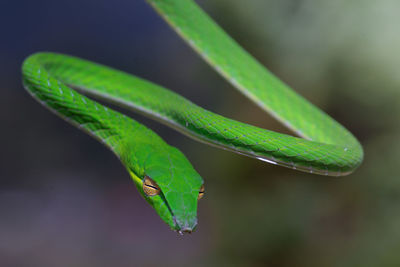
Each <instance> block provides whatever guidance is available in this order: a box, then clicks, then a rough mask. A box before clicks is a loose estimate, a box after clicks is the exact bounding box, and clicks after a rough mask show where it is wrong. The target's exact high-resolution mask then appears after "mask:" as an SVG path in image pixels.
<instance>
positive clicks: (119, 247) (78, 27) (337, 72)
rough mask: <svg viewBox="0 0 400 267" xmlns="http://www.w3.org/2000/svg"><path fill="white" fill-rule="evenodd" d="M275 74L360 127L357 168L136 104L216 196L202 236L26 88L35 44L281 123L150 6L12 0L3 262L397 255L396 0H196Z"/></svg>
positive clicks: (6, 1)
mask: <svg viewBox="0 0 400 267" xmlns="http://www.w3.org/2000/svg"><path fill="white" fill-rule="evenodd" d="M198 3H199V4H200V5H201V6H202V7H203V8H204V9H206V11H207V12H208V13H209V14H210V15H211V16H212V17H213V18H214V19H215V20H216V21H217V22H218V23H219V24H220V25H222V26H223V28H224V29H225V30H226V31H227V32H228V33H229V34H231V35H232V36H233V37H234V38H235V39H236V40H237V41H238V42H239V43H240V44H241V45H242V46H244V47H245V48H246V49H247V50H248V51H249V52H250V53H251V54H253V55H254V56H255V57H256V58H257V59H258V60H260V61H261V62H262V63H263V64H264V65H266V66H267V67H268V68H269V69H270V70H271V71H272V72H274V73H275V74H276V75H278V76H279V77H281V78H282V79H283V80H284V81H285V82H287V83H288V84H289V85H291V86H292V87H293V88H295V89H296V90H297V91H298V92H299V93H300V94H302V95H304V96H305V97H307V98H308V99H310V100H311V101H312V102H313V103H315V104H316V105H317V106H319V107H321V108H322V109H323V110H325V111H327V112H328V113H329V114H330V115H332V116H333V117H334V118H335V119H337V120H338V121H339V122H341V123H342V124H343V125H345V126H346V127H347V128H348V129H350V130H351V131H352V132H353V133H354V134H355V135H356V136H357V137H358V138H359V139H360V141H361V142H362V144H363V146H364V149H365V161H364V163H363V165H362V166H361V167H360V168H359V169H358V170H357V171H356V172H355V173H354V174H352V175H351V176H349V177H344V178H327V177H322V176H316V175H310V174H305V173H299V172H295V171H292V170H289V169H286V168H282V167H277V166H272V165H268V164H265V163H263V162H261V161H257V160H254V159H250V158H246V157H243V156H239V155H236V154H233V153H229V152H226V151H222V150H218V149H215V148H212V147H208V146H205V145H203V144H200V143H197V142H195V141H193V140H191V139H188V138H187V137H185V136H182V135H181V134H179V133H177V132H175V131H173V130H170V129H168V128H166V127H164V126H163V125H160V124H158V123H155V122H153V121H150V120H148V119H145V118H143V117H141V116H139V115H136V114H133V113H129V112H127V113H128V114H129V115H132V117H134V118H135V119H137V120H139V121H141V122H143V123H144V124H146V125H147V126H149V127H150V128H152V129H153V130H155V131H156V132H157V133H159V134H160V135H161V136H162V137H163V138H164V139H165V140H167V141H168V142H169V143H170V144H172V145H175V146H177V147H178V148H180V149H181V150H182V151H183V152H184V153H185V154H186V155H187V157H188V158H189V160H190V161H191V162H192V163H193V165H194V167H195V168H196V169H197V171H198V172H199V173H200V174H201V175H202V177H203V178H204V180H205V183H206V195H205V197H204V198H203V199H202V200H201V201H200V204H199V222H200V223H199V225H198V227H197V230H196V232H194V233H193V234H192V235H185V236H179V235H178V234H177V233H175V232H173V231H171V230H170V229H169V228H168V226H167V225H165V224H164V223H163V222H162V221H161V219H159V218H158V216H157V215H156V213H155V212H154V211H153V210H152V209H151V207H150V206H149V205H148V204H147V203H146V202H145V201H144V200H143V199H142V198H141V197H140V195H139V193H138V192H137V191H136V188H135V186H134V184H133V183H132V181H131V180H130V178H129V176H128V174H127V173H126V172H125V170H124V168H123V166H122V165H121V164H120V162H119V161H118V160H117V158H116V157H115V156H114V155H113V154H112V153H110V152H109V151H108V150H107V149H106V148H105V147H103V146H102V145H100V144H99V143H98V142H97V141H95V140H94V139H92V138H90V137H89V136H87V135H85V134H84V133H82V132H80V131H79V130H78V129H75V128H74V127H72V126H70V125H69V124H67V123H66V122H64V121H63V120H61V119H59V118H58V117H56V116H54V115H53V114H51V113H50V112H48V111H47V110H45V109H44V108H43V107H42V106H40V105H39V104H38V103H37V102H36V101H34V100H33V99H32V98H31V97H30V96H29V95H28V94H27V93H26V92H25V91H24V89H23V87H22V85H21V73H20V66H21V63H22V61H23V59H24V58H25V57H27V56H28V55H29V54H31V53H34V52H37V51H54V52H61V53H67V54H71V55H75V56H79V57H82V58H86V59H89V60H93V61H96V62H99V63H102V64H105V65H108V66H112V67H114V68H117V69H121V70H124V71H126V72H130V73H134V74H136V75H138V76H140V77H143V78H146V79H149V80H151V81H154V82H156V83H159V84H161V85H164V86H166V87H168V88H171V89H172V90H174V91H176V92H178V93H180V94H182V95H184V96H186V97H187V98H189V99H190V100H192V101H193V102H195V103H197V104H199V105H201V106H203V107H205V108H207V109H210V110H212V111H215V112H217V113H220V114H223V115H226V116H229V117H232V118H235V119H237V120H240V121H245V122H249V123H251V124H254V125H257V126H261V127H265V128H268V129H275V130H278V131H282V130H283V128H282V126H280V125H279V124H278V123H276V122H275V121H273V120H272V119H271V118H269V116H268V115H265V114H264V113H263V112H262V111H261V110H259V109H258V108H257V107H256V106H255V105H254V104H252V103H251V102H250V101H248V100H246V99H245V98H244V97H243V96H242V95H240V94H239V93H238V92H236V91H235V90H234V89H232V88H231V86H230V85H229V84H228V83H227V82H226V81H224V80H223V79H222V78H221V77H219V76H218V75H217V74H216V73H215V72H214V71H213V70H211V69H210V68H209V67H208V66H207V65H206V63H204V62H203V61H202V60H201V59H200V58H199V56H197V55H196V54H195V53H194V52H193V51H191V49H190V48H189V47H188V46H186V45H185V44H184V42H183V41H182V40H181V39H179V38H178V37H177V35H176V34H175V33H174V32H173V31H172V30H171V29H170V28H169V27H168V26H167V25H166V23H165V22H164V21H162V20H161V18H160V17H158V15H157V14H156V13H155V12H154V11H153V10H152V9H151V8H150V6H149V5H147V4H146V3H145V1H142V0H140V1H137V0H135V1H123V0H116V1H106V0H97V1H77V0H68V1H67V0H59V1H50V0H36V1H28V0H22V1H12V0H2V2H1V9H0V25H1V26H0V27H1V28H0V30H1V42H0V88H1V97H0V125H1V126H0V127H1V132H0V135H1V141H2V142H1V143H2V144H1V152H0V265H1V266H160V265H161V264H162V265H163V266H183V265H185V266H187V265H193V266H204V265H207V266H217V265H218V266H220V265H221V264H223V265H231V266H399V264H400V254H399V253H398V251H399V249H400V228H399V225H400V212H399V210H398V208H399V205H400V179H399V174H398V169H399V164H400V160H399V158H400V142H399V138H400V126H399V114H400V90H399V88H400V53H399V52H398V48H399V47H400V32H399V27H398V25H400V16H399V11H400V2H399V1H397V0H381V1H375V0H362V1H361V0H338V1H328V0H323V1H321V0H280V1H272V0H251V1H250V0H249V1H241V0H217V1H212V0H204V1H199V2H198Z"/></svg>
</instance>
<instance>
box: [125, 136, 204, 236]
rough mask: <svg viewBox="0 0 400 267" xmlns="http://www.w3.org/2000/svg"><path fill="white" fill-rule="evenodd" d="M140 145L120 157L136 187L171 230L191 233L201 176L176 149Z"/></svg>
mask: <svg viewBox="0 0 400 267" xmlns="http://www.w3.org/2000/svg"><path fill="white" fill-rule="evenodd" d="M140 147H141V145H140V144H136V147H135V149H133V150H131V153H130V156H129V159H128V160H127V161H126V160H123V162H124V161H125V162H124V164H125V165H126V167H127V168H128V171H129V173H130V175H131V177H132V179H133V181H134V182H135V184H136V187H137V189H138V190H139V192H140V194H141V195H142V196H143V197H144V198H145V199H146V200H147V202H148V203H149V204H150V205H151V206H152V207H153V208H154V209H155V211H156V212H157V214H158V215H159V216H160V217H161V219H162V220H163V221H164V222H165V223H167V224H168V225H169V226H170V227H171V229H173V230H175V231H177V232H179V233H180V234H182V233H191V232H192V231H193V230H194V229H195V227H196V225H197V202H198V199H200V198H201V197H202V196H203V194H204V186H203V180H202V178H201V177H200V175H199V174H198V173H197V172H196V171H195V170H194V168H193V167H192V165H191V164H190V162H189V161H188V160H187V158H186V157H185V156H184V155H183V153H182V152H180V151H179V150H178V149H176V148H174V147H172V146H169V145H166V146H164V149H160V146H157V150H156V147H154V146H153V145H146V147H142V148H140ZM135 151H136V152H135Z"/></svg>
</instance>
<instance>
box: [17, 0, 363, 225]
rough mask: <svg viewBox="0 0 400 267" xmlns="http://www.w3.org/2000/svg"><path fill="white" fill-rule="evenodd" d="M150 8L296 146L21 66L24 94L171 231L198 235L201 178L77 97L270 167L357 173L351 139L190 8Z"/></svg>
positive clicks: (160, 2)
mask: <svg viewBox="0 0 400 267" xmlns="http://www.w3.org/2000/svg"><path fill="white" fill-rule="evenodd" d="M149 2H150V4H151V5H152V6H153V7H154V8H155V9H156V10H157V11H158V12H159V13H160V14H161V15H162V16H163V17H164V18H165V19H166V20H167V22H168V23H169V24H170V25H171V26H172V27H173V28H174V29H175V30H176V31H177V32H178V34H180V35H181V36H182V37H183V38H184V39H185V40H186V41H187V42H188V43H189V44H190V45H191V46H192V47H193V48H194V49H195V50H196V51H197V52H198V53H199V54H200V55H201V56H202V57H203V58H204V59H205V60H206V61H207V62H209V63H210V65H211V66H212V67H214V68H215V69H216V70H217V71H218V72H219V73H220V74H222V75H223V76H224V77H225V78H226V79H227V80H228V81H229V82H230V83H231V84H232V85H234V86H235V87H236V88H237V89H239V90H240V91H241V92H243V93H244V94H245V95H246V96H247V97H249V98H250V99H251V100H253V101H254V102H255V103H257V104H258V105H259V106H260V107H261V108H263V109H264V110H266V111H267V112H269V113H270V114H272V115H273V116H274V117H275V118H277V119H278V120H280V121H281V122H282V123H284V124H285V125H286V126H287V127H289V128H290V129H292V130H293V131H294V132H296V133H297V135H298V136H300V137H294V136H290V135H285V134H281V133H276V132H273V131H268V130H265V129H261V128H258V127H255V126H251V125H248V124H245V123H241V122H237V121H235V120H231V119H228V118H225V117H223V116H220V115H218V114H214V113H212V112H210V111H207V110H205V109H203V108H201V107H199V106H197V105H195V104H193V103H192V102H190V101H189V100H187V99H185V98H183V97H181V96H179V95H177V94H175V93H173V92H171V91H169V90H167V89H164V88H162V87H160V86H158V85H155V84H153V83H151V82H148V81H145V80H142V79H140V78H137V77H134V76H132V75H129V74H126V73H123V72H121V71H117V70H113V69H110V68H108V67H105V66H102V65H99V64H95V63H91V62H88V61H85V60H82V59H78V58H74V57H70V56H66V55H60V54H54V53H38V54H34V55H32V56H30V57H29V58H27V59H26V61H25V62H24V64H23V80H24V85H25V87H26V89H27V90H28V91H29V92H30V93H31V94H32V95H33V96H34V97H35V98H36V99H38V100H39V101H40V102H41V103H43V104H44V105H45V106H46V107H48V108H50V109H51V110H52V111H54V112H55V113H56V114H58V115H60V116H61V117H63V118H64V119H66V120H68V121H69V122H71V123H72V124H74V125H76V126H77V127H79V128H80V129H82V130H84V131H85V132H87V133H89V134H91V135H92V136H94V137H95V138H96V139H98V140H99V141H101V142H102V143H104V144H105V145H106V146H108V147H109V148H110V149H111V150H112V151H113V152H114V153H115V154H116V155H117V156H118V157H119V158H120V159H121V161H122V163H123V164H124V165H125V166H126V168H127V169H128V171H129V173H130V174H131V175H132V178H133V180H134V181H135V183H136V185H137V186H138V189H139V191H140V193H141V194H142V195H143V196H144V197H145V198H146V199H147V201H149V203H150V204H151V205H152V206H153V207H154V208H155V209H156V211H157V212H158V214H159V215H160V216H161V218H162V219H163V220H164V221H165V222H167V223H168V224H169V225H170V226H171V228H173V229H176V230H178V231H182V230H183V231H188V232H190V231H191V230H193V229H194V227H195V226H196V224H197V219H196V214H197V197H198V195H199V190H200V187H201V186H202V184H203V181H202V179H201V177H200V176H199V174H198V173H197V172H196V171H195V170H194V169H193V167H192V166H191V164H190V163H189V161H188V160H187V159H186V157H185V156H184V155H183V154H182V153H181V152H179V151H178V150H177V149H176V148H173V147H171V146H169V145H168V144H167V143H165V142H164V141H163V140H162V139H161V138H160V137H159V136H158V135H157V134H155V133H154V132H152V131H151V130H149V129H148V128H146V127H145V126H143V125H141V124H140V123H138V122H136V121H134V120H133V119H131V118H128V117H126V116H125V115H122V114H120V113H118V112H116V111H113V110H111V109H109V108H107V107H105V106H103V105H101V104H99V103H97V102H95V101H93V100H91V99H89V98H87V97H86V96H83V95H81V94H80V93H79V92H82V93H84V94H85V95H89V96H93V97H95V98H100V99H103V100H105V101H110V102H113V103H116V104H119V105H121V106H124V107H126V108H131V109H134V110H137V111H139V112H141V113H144V114H146V115H149V116H150V117H153V118H156V119H157V120H159V121H161V122H163V123H165V124H167V125H169V126H171V127H173V128H175V129H177V130H179V131H181V132H183V133H184V134H187V135H189V136H191V137H194V138H196V139H198V140H200V141H203V142H205V143H208V144H211V145H214V146H218V147H221V148H224V149H227V150H231V151H234V152H237V153H240V154H244V155H247V156H251V157H255V158H258V159H261V160H264V161H267V162H270V163H275V164H279V165H283V166H286V167H290V168H293V169H298V170H301V171H306V172H310V173H317V174H323V175H331V176H340V175H346V174H349V173H351V172H352V171H353V170H355V169H356V168H357V167H358V165H359V164H360V163H361V161H362V158H363V151H362V148H361V146H360V144H359V143H358V141H357V140H356V139H355V138H354V136H353V135H352V134H351V133H350V132H348V131H347V130H346V129H345V128H344V127H343V126H341V125H340V124H339V123H337V122H336V121H334V120H333V119H332V118H330V117H329V116H328V115H326V114H325V113H324V112H322V111H321V110H319V109H318V108H317V107H315V106H313V105H312V104H311V103H309V102H308V101H307V100H305V99H304V98H302V97H301V96H299V95H298V94H297V93H295V92H294V91H293V90H291V89H290V88H289V87H288V86H286V85H285V84H284V83H283V82H281V81H280V80H279V79H278V78H276V77H275V76H274V75H272V74H271V73H270V72H269V71H267V70H266V69H265V68H264V67H263V66H262V65H261V64H260V63H258V62H257V61H256V60H255V59H253V58H252V57H251V56H250V55H249V54H248V53H247V52H246V51H244V50H243V49H242V48H241V47H240V46H239V45H237V44H236V43H235V42H234V41H233V40H232V39H231V38H230V37H229V36H228V35H226V34H225V33H224V32H223V31H222V30H221V29H220V28H219V27H218V26H217V25H216V24H215V23H214V22H213V21H212V20H211V19H210V18H209V17H208V16H207V15H206V14H204V13H203V11H202V10H201V9H200V8H199V7H198V6H197V5H196V4H195V3H194V2H192V1H190V0H149ZM72 88H73V89H72ZM146 177H148V178H151V179H152V180H154V181H155V183H156V185H155V186H156V187H157V186H158V187H159V189H160V190H159V191H160V193H159V194H158V195H156V196H148V195H146V193H145V192H144V191H143V189H142V187H143V186H145V184H144V183H143V181H144V179H145V178H146Z"/></svg>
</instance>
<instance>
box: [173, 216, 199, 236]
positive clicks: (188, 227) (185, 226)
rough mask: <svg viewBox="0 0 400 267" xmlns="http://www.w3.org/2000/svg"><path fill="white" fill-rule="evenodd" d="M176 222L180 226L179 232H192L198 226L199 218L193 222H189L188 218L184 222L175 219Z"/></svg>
mask: <svg viewBox="0 0 400 267" xmlns="http://www.w3.org/2000/svg"><path fill="white" fill-rule="evenodd" d="M175 222H176V223H177V226H178V230H177V232H178V233H179V234H181V235H183V234H191V233H192V232H193V231H194V229H195V228H196V226H197V219H195V220H194V221H192V222H189V221H188V220H186V221H185V222H184V223H181V222H179V221H178V220H175Z"/></svg>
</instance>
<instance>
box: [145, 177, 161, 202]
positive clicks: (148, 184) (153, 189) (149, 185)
mask: <svg viewBox="0 0 400 267" xmlns="http://www.w3.org/2000/svg"><path fill="white" fill-rule="evenodd" d="M143 191H144V193H145V194H146V195H147V196H149V197H152V196H156V195H158V194H160V187H158V185H157V184H156V182H154V181H153V180H152V179H150V177H148V176H146V177H145V178H144V181H143Z"/></svg>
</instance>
